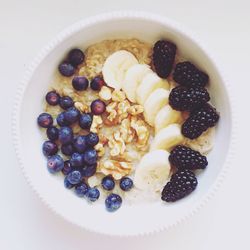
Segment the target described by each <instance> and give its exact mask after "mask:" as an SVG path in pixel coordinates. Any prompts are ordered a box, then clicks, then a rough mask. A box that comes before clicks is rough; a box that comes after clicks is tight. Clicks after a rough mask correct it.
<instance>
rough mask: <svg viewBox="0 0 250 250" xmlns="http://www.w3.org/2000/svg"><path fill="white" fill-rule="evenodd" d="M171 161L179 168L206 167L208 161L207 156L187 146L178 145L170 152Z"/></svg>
mask: <svg viewBox="0 0 250 250" xmlns="http://www.w3.org/2000/svg"><path fill="white" fill-rule="evenodd" d="M169 161H170V163H171V164H172V165H173V166H175V167H176V168H178V169H190V170H195V169H204V168H206V166H207V164H208V162H207V158H206V156H203V155H201V154H200V153H199V152H198V151H195V150H193V149H191V148H188V147H186V146H182V145H178V146H176V147H175V148H174V149H173V150H172V151H171V153H170V156H169Z"/></svg>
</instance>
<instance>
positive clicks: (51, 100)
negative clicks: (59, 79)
mask: <svg viewBox="0 0 250 250" xmlns="http://www.w3.org/2000/svg"><path fill="white" fill-rule="evenodd" d="M45 99H46V101H47V103H48V104H49V105H52V106H56V105H57V104H58V103H59V100H60V95H59V94H58V93H56V91H50V92H48V93H47V94H46V96H45Z"/></svg>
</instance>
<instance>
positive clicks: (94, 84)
mask: <svg viewBox="0 0 250 250" xmlns="http://www.w3.org/2000/svg"><path fill="white" fill-rule="evenodd" d="M104 85H105V82H104V80H103V78H102V77H100V76H96V77H95V78H93V79H92V81H91V83H90V87H91V89H93V90H97V91H99V90H100V89H101V88H102V86H104Z"/></svg>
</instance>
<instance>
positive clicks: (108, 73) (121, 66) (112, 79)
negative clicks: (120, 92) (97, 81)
mask: <svg viewBox="0 0 250 250" xmlns="http://www.w3.org/2000/svg"><path fill="white" fill-rule="evenodd" d="M135 64H138V60H137V59H136V57H135V56H134V55H133V54H132V53H130V52H128V51H126V50H119V51H116V52H114V53H113V54H111V55H110V56H109V57H108V58H107V59H106V61H105V62H104V65H103V68H102V74H103V78H104V81H105V82H106V83H107V85H108V86H110V87H112V88H114V89H121V86H122V82H123V81H124V77H125V74H126V72H127V70H128V69H129V68H130V67H131V66H133V65H135Z"/></svg>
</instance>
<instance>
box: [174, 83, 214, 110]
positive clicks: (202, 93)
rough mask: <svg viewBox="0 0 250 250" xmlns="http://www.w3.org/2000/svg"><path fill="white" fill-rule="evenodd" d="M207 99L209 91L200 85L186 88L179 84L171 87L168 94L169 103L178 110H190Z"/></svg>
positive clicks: (208, 98)
mask: <svg viewBox="0 0 250 250" xmlns="http://www.w3.org/2000/svg"><path fill="white" fill-rule="evenodd" d="M209 100H210V96H209V93H208V92H207V90H206V89H205V88H202V87H196V88H191V89H187V88H185V87H181V86H179V87H176V88H174V89H172V91H171V93H170V95H169V104H170V105H171V107H172V108H173V109H176V110H179V111H191V110H193V109H194V108H196V107H199V106H201V105H203V104H204V103H206V102H208V101H209Z"/></svg>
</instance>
